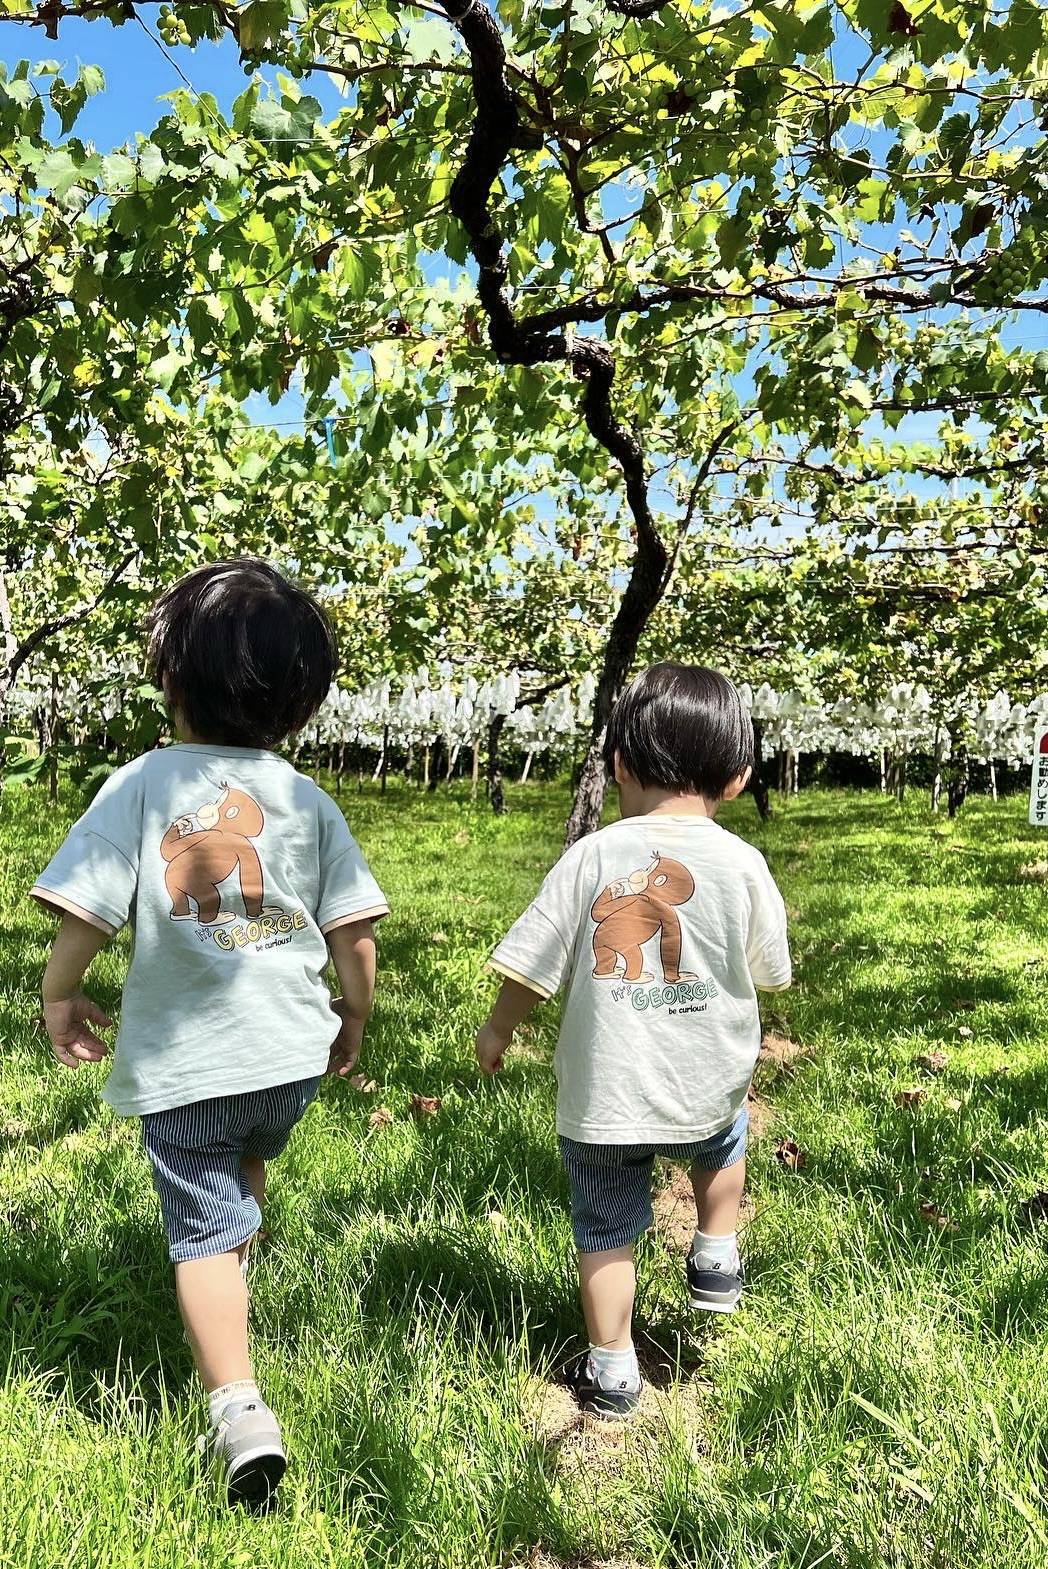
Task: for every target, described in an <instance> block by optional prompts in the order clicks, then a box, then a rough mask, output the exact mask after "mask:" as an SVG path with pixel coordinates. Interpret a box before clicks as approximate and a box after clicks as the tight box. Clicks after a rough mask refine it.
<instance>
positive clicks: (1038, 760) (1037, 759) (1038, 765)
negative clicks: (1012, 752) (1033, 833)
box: [1030, 725, 1048, 828]
mask: <svg viewBox="0 0 1048 1569" xmlns="http://www.w3.org/2000/svg"><path fill="white" fill-rule="evenodd" d="M1030 821H1031V823H1033V825H1034V827H1035V828H1048V725H1039V726H1038V728H1037V730H1036V731H1035V732H1034V738H1033V774H1032V776H1031V779H1030Z"/></svg>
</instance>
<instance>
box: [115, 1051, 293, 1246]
mask: <svg viewBox="0 0 1048 1569" xmlns="http://www.w3.org/2000/svg"><path fill="white" fill-rule="evenodd" d="M319 1086H320V1079H319V1078H315V1079H300V1080H299V1081H298V1082H296V1083H294V1084H275V1085H273V1086H272V1088H270V1089H264V1090H250V1091H248V1092H247V1093H246V1094H244V1095H219V1096H216V1098H215V1099H214V1100H201V1101H195V1102H194V1103H193V1104H192V1105H190V1106H172V1107H170V1108H169V1109H168V1110H167V1111H154V1112H150V1113H149V1114H148V1115H147V1116H145V1117H143V1118H142V1142H143V1144H144V1145H145V1148H146V1154H147V1155H148V1156H149V1159H150V1162H151V1164H152V1167H153V1182H154V1184H155V1186H156V1190H157V1193H158V1194H159V1195H160V1208H161V1210H162V1211H163V1215H164V1227H165V1229H166V1231H167V1240H168V1244H169V1246H170V1250H171V1259H172V1262H173V1263H176V1264H181V1263H184V1262H185V1261H186V1260H187V1259H193V1258H212V1257H214V1255H215V1254H217V1253H229V1252H231V1251H232V1250H233V1249H234V1248H238V1247H240V1246H241V1244H242V1243H244V1242H246V1241H247V1240H248V1238H249V1237H253V1236H254V1234H255V1232H256V1231H257V1230H258V1228H259V1226H260V1225H261V1223H262V1212H261V1210H260V1209H259V1207H258V1204H257V1203H256V1202H255V1199H254V1196H253V1195H252V1193H251V1189H250V1188H249V1187H248V1185H247V1182H246V1181H245V1180H244V1173H243V1168H242V1165H241V1162H242V1160H243V1158H244V1156H245V1155H257V1156H259V1157H260V1158H261V1159H262V1160H273V1159H275V1158H276V1156H277V1155H280V1154H281V1153H282V1152H283V1150H284V1147H285V1145H286V1144H287V1141H288V1139H289V1138H290V1137H291V1131H292V1129H293V1128H294V1126H295V1124H296V1122H298V1120H299V1118H300V1117H301V1116H302V1113H303V1112H304V1111H305V1110H306V1107H307V1106H308V1105H309V1103H310V1101H311V1100H312V1099H313V1097H314V1096H315V1095H316V1093H317V1090H318V1088H319Z"/></svg>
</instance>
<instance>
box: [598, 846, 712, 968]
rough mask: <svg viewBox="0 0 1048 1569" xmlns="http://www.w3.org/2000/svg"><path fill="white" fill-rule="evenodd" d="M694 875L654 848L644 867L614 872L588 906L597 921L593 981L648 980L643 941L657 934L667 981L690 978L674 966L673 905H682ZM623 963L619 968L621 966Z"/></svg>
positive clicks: (677, 923)
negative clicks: (617, 874) (621, 873)
mask: <svg viewBox="0 0 1048 1569" xmlns="http://www.w3.org/2000/svg"><path fill="white" fill-rule="evenodd" d="M694 892H695V879H694V878H693V877H692V875H691V873H690V872H689V871H688V868H687V867H686V866H682V865H681V863H680V862H679V861H668V860H666V859H664V857H662V856H660V855H659V854H657V853H656V855H655V857H654V859H653V860H652V863H651V865H650V866H646V867H644V869H643V870H641V871H636V872H630V873H629V875H628V876H626V877H619V878H617V879H616V880H615V881H614V882H612V883H609V884H608V886H607V887H606V888H605V889H604V890H603V892H602V893H601V894H600V895H599V897H598V898H597V901H596V903H595V904H594V906H593V909H592V910H591V911H590V914H591V915H592V917H593V919H594V920H595V921H596V923H597V929H596V931H595V932H594V933H593V955H594V958H595V959H596V961H597V963H596V968H595V969H594V971H593V974H594V977H595V978H596V979H597V980H625V981H650V980H653V979H654V976H653V975H651V974H650V973H649V972H648V971H647V970H645V968H644V955H643V952H642V949H643V946H644V944H645V943H646V942H648V941H649V939H650V938H652V937H654V936H655V933H656V932H659V933H661V936H660V939H659V954H660V957H661V959H662V969H663V974H664V976H665V979H666V980H667V981H688V980H694V978H695V977H694V976H692V975H690V974H687V973H685V972H684V971H682V970H681V968H680V947H681V936H680V920H679V919H678V917H677V912H676V910H675V909H674V905H678V904H686V903H687V901H688V900H689V899H690V898H691V896H692V894H693V893H694ZM623 965H624V966H625V970H623Z"/></svg>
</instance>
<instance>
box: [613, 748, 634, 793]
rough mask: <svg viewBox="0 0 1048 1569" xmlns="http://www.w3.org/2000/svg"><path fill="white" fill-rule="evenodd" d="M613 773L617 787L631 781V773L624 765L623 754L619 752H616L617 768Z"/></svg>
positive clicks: (615, 767)
mask: <svg viewBox="0 0 1048 1569" xmlns="http://www.w3.org/2000/svg"><path fill="white" fill-rule="evenodd" d="M611 772H612V778H613V779H614V780H615V783H616V784H617V785H621V784H625V783H627V782H628V781H629V778H630V771H629V769H628V768H627V767H626V766H625V764H624V763H623V761H622V753H621V752H620V751H618V750H616V752H615V766H614V768H613V769H612V771H611Z"/></svg>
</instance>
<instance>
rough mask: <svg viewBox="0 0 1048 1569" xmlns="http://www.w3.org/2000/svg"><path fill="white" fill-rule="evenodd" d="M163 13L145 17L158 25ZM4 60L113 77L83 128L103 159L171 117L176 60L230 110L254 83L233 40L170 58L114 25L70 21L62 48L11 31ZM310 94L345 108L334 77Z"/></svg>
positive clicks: (32, 33)
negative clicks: (88, 68)
mask: <svg viewBox="0 0 1048 1569" xmlns="http://www.w3.org/2000/svg"><path fill="white" fill-rule="evenodd" d="M159 9H160V8H159V6H148V5H146V6H142V7H140V10H141V11H142V12H143V14H144V15H145V16H146V17H147V18H148V17H150V16H151V17H152V19H153V20H154V21H155V18H156V14H157V12H158V11H159ZM0 37H2V41H3V59H4V60H5V61H6V62H7V64H8V65H12V64H14V62H15V61H17V60H20V59H22V60H58V61H59V62H60V63H61V65H62V66H63V67H64V68H66V69H67V70H68V69H69V68H74V69H75V67H76V66H77V65H100V66H101V67H102V69H103V71H104V72H105V75H106V91H105V92H104V93H99V94H98V96H97V97H95V98H93V99H92V100H91V101H90V103H88V105H87V107H86V109H85V110H84V112H83V114H82V115H81V116H80V118H79V119H78V121H77V127H76V133H77V135H79V136H82V137H83V138H84V139H85V140H88V139H89V140H91V141H93V142H95V143H96V145H97V146H98V147H100V148H101V149H102V150H103V151H106V150H108V149H110V148H112V147H116V146H119V145H120V144H121V143H122V142H125V141H127V139H128V138H129V137H130V136H131V135H132V134H133V133H134V132H135V131H148V130H151V129H152V127H153V126H154V125H155V124H156V122H157V120H158V119H159V118H160V116H161V114H162V113H163V112H164V110H163V104H162V103H161V102H160V101H159V100H160V99H161V98H162V97H163V95H164V94H165V93H170V92H172V91H173V90H174V89H175V88H176V87H181V86H184V85H185V84H184V82H183V81H182V79H181V78H180V77H179V75H178V71H177V70H176V69H175V66H174V65H172V63H171V60H174V61H176V62H177V64H178V66H180V67H181V69H182V70H183V71H184V72H185V75H186V76H187V77H188V78H189V80H190V82H192V84H193V86H194V87H195V88H196V90H197V92H200V93H214V95H215V97H216V98H217V99H218V101H219V103H220V104H222V106H223V107H228V106H229V105H230V104H231V103H232V102H233V99H234V98H235V97H236V96H237V94H238V93H240V92H242V91H243V90H244V87H245V86H246V84H247V82H248V80H249V78H248V77H247V76H246V75H245V73H244V70H243V68H242V66H241V64H240V60H239V55H238V51H237V47H236V44H235V43H234V42H233V40H232V38H229V37H226V38H224V39H223V40H222V42H221V43H218V44H212V43H207V42H202V43H200V44H198V45H197V47H196V48H195V49H185V48H177V49H172V50H168V51H167V54H168V55H169V56H170V57H171V59H168V58H166V57H165V54H164V51H163V49H161V47H160V45H159V41H158V40H157V39H156V37H155V36H154V35H152V33H151V32H150V31H147V29H146V28H145V27H143V26H141V25H139V24H138V23H135V22H127V23H125V24H124V26H123V27H113V26H112V25H111V24H110V23H109V22H107V21H104V20H99V21H96V22H81V21H77V20H76V19H75V18H72V17H70V18H64V19H63V21H62V24H61V28H60V32H59V37H58V40H57V42H53V41H51V40H50V39H47V38H45V37H44V34H43V30H42V29H41V28H39V27H23V26H15V25H12V24H10V23H9V24H7V25H6V26H5V27H4V29H3V33H2V34H0ZM309 91H310V92H311V93H312V94H313V95H314V96H315V97H317V98H319V99H320V100H321V102H322V103H324V105H325V108H326V109H328V110H329V111H330V112H331V113H332V114H333V113H334V112H335V110H336V109H337V108H338V106H339V104H340V102H341V100H340V98H339V95H338V93H337V91H336V89H335V87H334V85H333V84H332V83H331V82H330V81H329V80H328V78H327V77H325V76H321V75H319V74H317V75H314V76H312V77H311V78H310V82H309Z"/></svg>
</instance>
